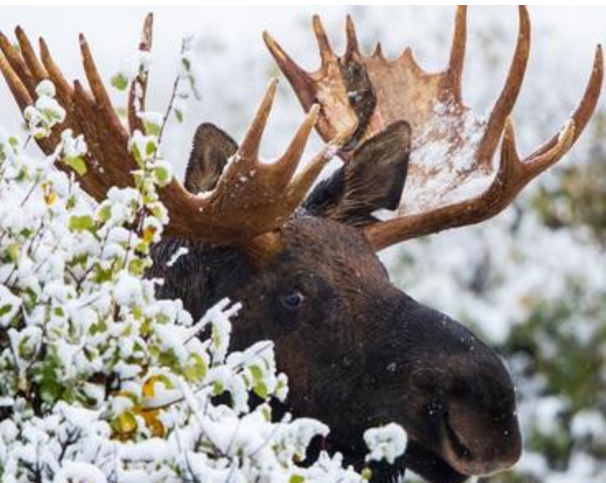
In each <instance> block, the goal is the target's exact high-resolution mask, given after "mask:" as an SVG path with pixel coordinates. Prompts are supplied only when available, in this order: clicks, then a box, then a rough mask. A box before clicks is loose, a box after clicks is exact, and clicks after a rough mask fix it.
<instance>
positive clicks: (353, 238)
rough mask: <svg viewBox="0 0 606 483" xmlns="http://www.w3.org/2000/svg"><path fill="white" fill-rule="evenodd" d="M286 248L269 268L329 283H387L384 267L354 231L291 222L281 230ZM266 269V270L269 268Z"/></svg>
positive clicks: (325, 222)
mask: <svg viewBox="0 0 606 483" xmlns="http://www.w3.org/2000/svg"><path fill="white" fill-rule="evenodd" d="M283 235H284V239H285V241H286V246H285V249H284V251H283V252H282V253H281V254H280V255H279V256H278V257H277V258H276V260H275V261H273V262H272V263H271V264H270V267H273V266H276V265H282V266H284V267H286V269H287V270H289V271H292V270H293V269H294V270H297V269H302V270H309V271H313V272H314V273H316V274H317V275H319V276H321V277H322V278H324V279H326V280H327V281H332V282H341V283H342V282H343V281H349V283H359V284H360V285H361V286H368V285H369V284H372V283H373V282H376V283H379V284H385V283H387V282H389V278H388V274H387V271H386V269H385V267H384V266H383V265H382V264H381V262H380V261H379V259H378V257H377V256H376V254H375V252H374V250H373V249H372V247H371V246H370V244H369V243H368V241H367V240H366V238H365V237H364V236H363V234H362V233H361V232H360V230H358V229H356V228H352V227H349V226H347V225H344V224H341V223H338V222H335V221H332V220H329V219H324V218H319V217H316V216H306V215H302V216H301V215H299V216H295V217H293V218H291V220H290V221H289V222H288V223H287V224H286V225H285V227H284V229H283ZM270 267H268V268H270Z"/></svg>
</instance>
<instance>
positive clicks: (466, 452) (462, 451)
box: [444, 413, 473, 460]
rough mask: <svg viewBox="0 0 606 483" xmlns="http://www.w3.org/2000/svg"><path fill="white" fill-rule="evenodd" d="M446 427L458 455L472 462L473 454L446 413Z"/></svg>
mask: <svg viewBox="0 0 606 483" xmlns="http://www.w3.org/2000/svg"><path fill="white" fill-rule="evenodd" d="M444 426H445V427H446V434H447V436H448V439H449V440H450V443H451V445H452V447H453V449H454V450H455V452H456V453H457V455H458V456H459V457H460V458H462V459H465V460H472V459H473V454H472V452H471V450H470V449H469V447H468V446H467V445H466V444H465V442H464V441H463V439H462V438H461V436H460V435H459V434H458V433H457V432H456V431H455V430H454V429H453V427H452V426H451V425H450V422H449V420H448V413H446V415H445V418H444Z"/></svg>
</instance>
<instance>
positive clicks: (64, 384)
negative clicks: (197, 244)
mask: <svg viewBox="0 0 606 483" xmlns="http://www.w3.org/2000/svg"><path fill="white" fill-rule="evenodd" d="M38 94H39V97H40V98H39V100H38V101H37V102H36V104H35V106H34V107H32V108H28V110H27V112H26V116H25V117H26V120H27V123H28V128H29V131H30V134H31V135H33V136H35V137H44V136H47V135H48V134H49V132H50V130H51V129H52V128H53V126H54V125H55V124H56V123H58V122H60V121H61V119H63V117H64V116H65V112H64V111H63V109H62V108H61V107H60V106H59V105H58V104H57V103H56V101H55V100H54V97H53V96H54V87H53V86H52V84H50V83H49V82H46V81H45V82H44V83H43V84H41V85H40V87H39V89H38ZM41 100H42V101H41ZM140 115H141V118H142V119H144V120H146V121H148V122H153V123H154V124H155V127H156V129H152V130H150V131H152V132H153V133H154V134H143V133H140V132H135V133H134V134H133V135H132V137H131V139H130V142H129V148H130V151H131V153H132V154H133V156H134V158H135V160H136V162H137V165H138V169H137V170H136V171H135V172H133V179H134V184H135V186H134V187H133V188H126V189H117V188H112V189H111V190H110V191H109V193H108V196H107V199H106V200H105V201H103V202H102V203H100V204H96V203H94V202H92V201H91V200H90V199H89V198H88V197H87V195H86V194H85V193H84V192H83V191H82V190H81V189H80V187H79V185H78V183H77V182H76V181H75V178H74V175H73V174H72V175H69V174H66V173H65V172H63V171H59V170H57V169H56V168H55V167H54V165H55V164H60V165H61V164H63V165H67V166H70V167H71V168H72V169H73V171H75V172H77V173H78V174H80V175H82V174H84V173H85V172H86V163H85V155H86V144H85V142H84V140H83V139H82V138H81V137H76V138H74V137H73V133H71V132H70V131H65V132H64V133H63V134H62V137H61V139H62V141H61V143H60V145H59V147H58V148H57V150H56V152H55V153H54V154H53V155H52V156H49V157H31V156H27V155H26V154H24V153H23V151H22V147H21V146H22V142H21V141H20V140H19V139H17V138H16V137H14V136H10V135H8V134H7V133H5V132H4V131H1V132H0V377H1V379H2V385H0V421H1V422H0V474H2V481H3V482H5V483H10V482H30V481H34V482H42V481H55V482H73V481H78V482H85V481H86V482H105V481H112V482H135V481H136V482H139V481H142V480H143V479H144V478H145V479H146V481H150V482H153V481H157V482H160V481H162V482H170V481H175V482H182V481H192V482H195V481H204V482H225V481H230V482H250V481H259V482H270V481H271V482H285V483H286V482H288V483H297V482H304V481H324V482H334V481H337V480H338V481H343V482H359V481H362V480H363V477H362V476H361V475H359V474H357V473H355V472H354V471H353V470H352V469H344V468H343V467H342V460H341V457H340V456H339V455H334V456H329V455H327V454H325V453H323V454H321V456H320V457H319V459H318V461H317V462H315V463H314V464H313V465H311V466H309V467H305V468H304V467H301V466H300V465H298V464H297V462H300V461H302V460H303V459H304V458H305V454H306V449H307V446H308V445H309V443H310V441H311V439H312V438H314V437H315V436H317V435H321V436H326V435H327V434H328V431H329V428H327V427H326V426H325V425H324V424H322V423H320V422H318V421H314V420H309V419H292V418H291V417H290V416H289V415H287V416H286V417H285V418H284V419H283V420H281V421H275V420H274V418H273V417H272V409H271V406H270V404H269V403H270V400H271V399H272V398H276V399H278V400H280V401H284V399H285V398H286V396H287V393H288V385H287V378H286V376H285V375H284V374H280V373H279V372H278V371H277V368H276V364H275V359H274V352H273V345H272V343H271V342H269V341H260V342H258V343H257V344H255V345H253V346H252V347H250V348H249V349H247V350H245V351H243V352H233V353H230V352H229V339H230V332H231V322H230V319H231V318H232V317H233V316H234V315H235V314H236V313H237V312H238V310H239V309H240V307H239V306H238V304H232V303H231V302H230V301H228V300H225V301H223V302H221V303H219V304H218V305H217V306H215V307H214V308H212V309H211V310H209V311H208V312H207V314H206V315H205V316H204V317H203V318H202V320H200V321H193V320H192V317H191V316H190V314H189V313H187V312H186V311H185V310H184V309H183V307H182V304H181V302H180V301H178V300H177V301H170V300H157V299H156V298H155V295H154V286H155V284H156V283H161V281H158V280H148V279H145V278H144V275H145V273H146V271H147V269H148V268H149V267H150V265H151V263H152V260H151V258H150V247H151V245H152V244H153V243H155V242H157V241H158V240H159V239H160V237H161V234H162V230H163V226H164V224H165V223H166V221H167V213H166V210H165V208H164V207H163V205H162V204H161V203H160V202H159V200H158V196H157V193H156V188H157V187H158V186H162V185H164V184H166V183H168V182H169V181H170V179H171V173H170V168H169V167H168V165H167V164H166V163H165V162H164V161H162V160H161V157H160V155H159V148H158V145H159V142H158V134H159V133H160V132H161V130H162V127H163V126H161V125H158V124H160V123H161V120H162V117H160V118H158V116H154V115H148V114H146V113H140ZM203 331H207V332H208V333H210V336H209V337H208V338H207V339H201V338H200V337H198V336H199V334H200V333H201V332H203ZM225 393H228V394H229V396H230V397H229V398H228V399H229V400H230V403H228V404H226V403H220V402H218V399H216V398H215V396H218V395H223V394H225ZM251 394H255V396H256V398H257V399H260V400H261V403H259V404H256V405H254V407H252V406H253V405H251V404H250V401H249V398H250V396H251ZM221 400H223V399H221ZM390 432H391V434H390V435H387V436H386V437H384V438H383V439H381V438H379V439H381V440H380V441H378V442H375V443H373V445H372V446H374V447H373V448H372V449H373V456H374V458H375V459H381V457H382V455H384V457H385V458H387V459H389V460H392V459H393V458H394V457H397V456H399V455H400V454H402V452H403V451H404V445H405V438H404V437H403V435H402V434H400V433H401V429H400V430H399V431H398V430H397V428H396V429H394V428H393V427H390ZM394 434H395V436H394Z"/></svg>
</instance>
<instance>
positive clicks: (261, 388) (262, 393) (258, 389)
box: [253, 381, 269, 399]
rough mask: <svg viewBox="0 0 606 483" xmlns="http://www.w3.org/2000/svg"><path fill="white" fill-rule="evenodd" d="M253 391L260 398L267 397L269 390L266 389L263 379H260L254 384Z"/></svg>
mask: <svg viewBox="0 0 606 483" xmlns="http://www.w3.org/2000/svg"><path fill="white" fill-rule="evenodd" d="M253 391H254V393H255V394H256V395H257V396H259V397H260V398H261V399H267V396H269V391H268V390H267V385H266V384H265V383H264V382H263V381H260V382H258V383H257V384H255V387H254V388H253Z"/></svg>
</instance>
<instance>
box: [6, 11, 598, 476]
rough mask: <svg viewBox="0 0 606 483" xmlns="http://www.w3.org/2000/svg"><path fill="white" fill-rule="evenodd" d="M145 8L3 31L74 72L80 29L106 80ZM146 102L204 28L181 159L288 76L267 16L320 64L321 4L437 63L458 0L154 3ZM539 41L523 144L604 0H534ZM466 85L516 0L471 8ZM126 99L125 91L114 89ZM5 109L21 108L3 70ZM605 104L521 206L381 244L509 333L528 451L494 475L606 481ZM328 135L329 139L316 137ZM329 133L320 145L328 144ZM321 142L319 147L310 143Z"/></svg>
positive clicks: (284, 129)
mask: <svg viewBox="0 0 606 483" xmlns="http://www.w3.org/2000/svg"><path fill="white" fill-rule="evenodd" d="M147 11H148V10H147V9H146V8H144V7H120V8H116V7H114V8H107V7H105V8H99V7H86V8H76V7H52V8H50V7H35V8H33V7H29V8H26V7H21V8H18V7H2V16H1V17H0V30H2V31H3V32H5V33H7V34H8V33H11V31H12V29H13V28H14V26H15V25H17V24H19V25H21V26H23V27H24V28H25V29H26V31H27V32H28V33H29V34H30V35H32V36H33V37H37V36H39V35H44V37H45V38H46V40H47V42H48V43H49V45H50V47H51V50H52V51H53V52H54V55H55V58H56V60H57V61H58V63H59V64H60V65H62V66H64V68H65V71H66V73H67V74H68V76H69V77H74V78H75V77H80V76H81V73H80V67H79V65H78V62H77V59H78V58H79V55H78V41H77V34H78V33H79V32H80V31H82V32H84V33H85V34H86V35H87V38H88V40H89V42H90V44H91V45H92V47H93V49H94V53H95V54H96V58H97V60H98V62H99V65H100V68H101V70H102V72H103V73H104V75H105V76H106V78H107V79H109V77H110V76H111V75H113V74H114V73H116V72H117V71H119V70H120V69H124V68H125V65H129V63H131V64H132V62H133V59H132V56H134V55H135V52H136V46H137V41H138V38H139V31H140V27H141V22H142V20H143V18H144V15H145V14H146V13H147ZM153 11H154V12H155V14H156V17H155V36H154V53H153V65H152V68H151V76H152V81H151V88H150V94H151V95H150V102H149V108H150V109H152V110H157V111H164V109H165V106H166V103H167V102H168V97H169V95H170V92H171V88H172V83H173V81H174V78H175V75H176V72H177V68H178V62H179V50H180V44H181V40H182V39H183V37H185V36H188V35H190V34H193V35H195V44H194V45H195V50H196V53H197V58H198V65H197V70H198V76H197V77H198V81H199V89H200V93H201V100H200V101H199V102H192V103H191V104H190V105H189V106H188V112H187V114H186V119H185V122H184V123H183V124H178V123H177V122H173V123H172V124H171V125H170V129H169V130H168V132H167V135H166V137H165V140H164V142H165V143H164V145H163V150H164V153H165V156H166V158H167V159H168V160H169V161H171V162H172V163H173V165H174V166H176V167H177V168H178V170H179V171H180V172H182V170H183V169H184V166H185V162H186V159H187V155H188V151H189V145H190V144H189V139H190V137H191V135H192V133H193V130H194V129H195V127H196V126H197V124H198V123H200V122H202V121H213V122H216V123H217V124H218V125H220V126H222V127H223V128H225V129H226V130H228V131H229V132H231V133H232V134H233V135H234V136H235V137H236V138H238V137H239V136H240V135H241V134H242V132H243V129H244V128H245V126H246V125H247V123H248V120H249V118H250V116H251V113H252V112H253V110H254V108H255V106H256V103H257V102H258V100H259V99H260V96H261V95H262V93H263V91H264V88H265V86H266V84H267V81H268V79H269V78H270V77H271V76H274V75H278V72H277V69H276V67H275V66H274V64H273V62H272V60H271V58H270V56H269V55H268V54H267V52H266V50H265V47H264V45H263V42H262V40H261V32H262V31H263V30H264V29H267V30H269V31H270V32H271V33H272V34H273V35H274V37H275V38H277V39H278V40H279V41H280V42H281V43H282V44H283V45H284V47H285V48H286V49H287V50H288V51H289V52H290V53H291V54H292V55H293V57H294V58H295V59H298V60H300V61H301V62H302V64H303V65H304V66H305V67H307V68H309V69H314V68H315V67H316V66H317V64H318V58H317V49H316V45H315V41H314V38H313V35H312V31H311V25H310V24H311V15H312V14H313V13H320V14H321V15H322V17H323V19H324V21H325V26H326V28H327V31H328V32H329V35H331V40H332V41H333V45H334V46H335V48H336V50H337V51H339V49H340V48H342V46H343V42H344V19H345V14H346V13H351V14H353V16H354V19H355V20H356V23H357V26H358V33H359V36H360V39H361V42H362V45H364V46H365V47H366V50H367V51H370V50H371V48H372V47H373V46H374V43H375V42H376V41H377V40H378V39H380V40H381V41H382V43H383V46H384V48H385V51H386V53H388V54H391V55H394V56H395V55H397V54H399V52H400V51H401V50H402V49H403V48H404V47H406V46H408V45H410V46H412V47H413V48H414V50H415V54H416V56H417V59H418V60H419V62H420V64H421V65H422V66H424V67H425V68H426V69H428V70H437V69H440V68H442V67H443V66H444V64H445V62H446V59H447V56H448V52H449V44H450V36H451V34H452V29H453V18H454V7H450V6H446V7H445V6H422V7H421V6H410V7H366V6H352V7H345V6H335V7H309V6H306V7H296V8H295V7H254V8H253V7H154V8H153ZM530 12H531V17H532V20H533V27H534V30H533V49H532V54H531V59H530V65H529V68H528V72H527V80H526V83H525V85H524V88H523V91H522V95H521V98H520V100H519V101H518V104H517V108H516V110H515V120H516V125H517V130H518V136H519V138H520V150H521V152H522V153H528V152H530V151H532V150H533V149H534V148H535V147H536V146H537V145H539V144H540V143H541V142H543V141H544V140H546V139H548V138H549V137H551V136H552V135H553V133H555V132H557V131H558V130H559V128H560V127H561V125H562V124H563V123H564V122H565V121H566V117H567V115H568V113H569V112H570V111H571V110H572V109H573V108H574V106H575V104H576V102H577V101H578V100H579V99H580V97H581V95H582V93H583V90H584V87H585V82H586V80H587V78H588V75H589V71H590V66H591V61H592V58H593V51H594V48H595V44H597V43H599V42H601V41H603V40H604V39H606V7H603V6H600V7H539V6H535V7H531V9H530ZM469 24H470V37H469V48H468V54H467V63H466V66H465V84H464V96H465V98H466V99H467V101H468V103H469V104H470V105H471V106H473V107H474V109H476V110H477V111H478V112H481V113H485V112H487V111H488V110H489V109H490V107H491V104H492V102H493V100H494V99H495V97H496V95H497V94H498V92H499V90H500V88H501V86H502V83H503V81H504V77H505V74H506V72H507V68H508V65H509V59H510V58H511V55H512V52H513V48H514V42H515V36H516V33H517V13H516V9H515V8H513V7H477V8H476V7H474V8H471V9H470V14H469ZM116 99H117V100H118V101H119V102H121V101H120V98H119V97H117V98H116ZM0 105H1V106H2V111H1V116H2V117H1V119H0V121H1V123H2V124H3V125H5V126H6V127H7V128H9V129H11V130H16V129H17V127H18V122H19V116H18V111H17V109H16V107H14V103H13V102H12V100H10V99H9V96H8V92H7V89H6V87H5V85H4V83H0ZM301 116H302V115H301V109H300V107H299V105H298V103H297V102H296V100H295V97H294V95H293V94H292V92H291V90H290V88H289V86H288V85H287V83H286V82H283V83H282V87H281V90H280V99H279V100H278V102H277V103H276V108H275V112H274V113H273V117H272V121H271V123H270V128H269V132H268V135H267V136H266V140H267V141H266V142H265V144H264V146H263V152H264V154H265V156H267V157H271V156H273V155H275V154H277V153H278V152H279V151H280V150H281V149H282V148H283V146H284V143H285V142H286V141H287V139H288V136H289V135H290V134H291V133H292V132H293V131H294V129H295V127H296V125H297V124H298V122H299V121H300V120H301ZM605 131H606V111H605V109H604V104H603V103H602V104H601V105H600V107H599V110H598V113H597V115H596V117H595V118H594V120H593V122H592V124H591V126H590V128H589V129H588V132H586V134H585V135H584V137H583V138H582V142H580V143H579V145H578V146H576V147H575V148H574V150H573V151H572V152H571V153H570V154H569V155H568V156H567V158H566V159H565V160H564V161H563V162H562V163H561V166H558V167H557V168H556V169H553V170H551V171H550V172H549V173H548V174H546V175H543V176H542V177H541V178H540V180H539V181H538V182H535V183H533V184H532V185H531V186H530V187H529V189H527V190H526V192H525V193H524V195H523V196H522V197H521V199H519V200H518V201H517V202H516V204H515V206H514V207H512V208H511V209H509V210H508V211H507V212H506V213H504V214H502V215H501V216H499V217H498V218H497V219H495V220H493V221H491V222H488V223H484V224H483V225H481V226H480V227H475V228H466V229H462V230H459V231H454V232H449V233H445V234H441V235H437V236H433V237H431V238H428V239H424V240H419V241H415V242H412V243H407V244H405V245H404V246H401V247H398V248H397V249H393V250H391V251H389V252H388V253H386V254H384V255H383V256H384V257H385V259H386V260H387V262H388V264H389V266H390V269H391V273H392V275H393V279H394V282H395V283H396V284H397V285H399V286H400V287H402V288H403V289H404V290H406V291H407V292H408V293H410V294H411V295H412V296H414V297H416V298H417V299H420V300H422V301H424V302H427V303H429V304H431V305H432V306H434V307H435V308H437V309H440V310H443V311H445V312H447V313H449V314H451V315H452V316H454V317H458V318H459V319H460V320H462V321H464V322H466V323H467V324H469V325H470V326H472V327H473V328H474V330H475V331H476V332H478V333H480V334H482V335H483V337H484V338H485V339H486V340H487V342H488V343H489V344H490V345H492V346H495V347H497V348H498V349H499V350H500V351H501V353H502V354H503V356H504V357H505V358H506V359H507V361H508V365H509V367H510V368H511V370H512V372H513V373H514V376H515V379H516V384H517V387H518V390H519V396H520V401H521V403H520V416H521V420H522V427H523V432H524V434H525V441H526V453H525V456H524V459H523V460H522V462H521V463H520V464H519V466H518V468H517V470H516V471H514V472H511V473H509V474H508V475H506V476H501V477H499V478H498V479H493V480H490V481H501V482H508V483H513V482H550V483H556V482H570V481H575V482H579V483H584V482H587V483H589V482H596V483H597V482H600V481H601V482H603V481H604V479H603V478H604V474H606V252H605V250H606V202H605V200H606V143H605V142H604V134H605ZM317 142H318V141H316V143H317ZM316 145H317V144H316ZM310 148H311V149H315V146H314V145H313V143H312V145H311V146H310Z"/></svg>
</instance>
